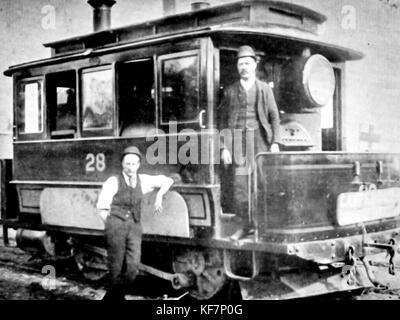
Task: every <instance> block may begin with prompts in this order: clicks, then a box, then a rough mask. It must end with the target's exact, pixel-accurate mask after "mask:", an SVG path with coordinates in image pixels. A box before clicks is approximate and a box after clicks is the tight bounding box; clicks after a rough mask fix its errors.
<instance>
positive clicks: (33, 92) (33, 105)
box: [18, 80, 43, 134]
mask: <svg viewBox="0 0 400 320" xmlns="http://www.w3.org/2000/svg"><path fill="white" fill-rule="evenodd" d="M19 88H20V89H19V92H18V93H19V94H18V98H19V108H18V111H19V113H18V132H19V133H25V134H35V133H41V132H43V100H42V92H43V90H42V81H41V80H40V81H30V82H23V83H22V84H21V85H20V87H19Z"/></svg>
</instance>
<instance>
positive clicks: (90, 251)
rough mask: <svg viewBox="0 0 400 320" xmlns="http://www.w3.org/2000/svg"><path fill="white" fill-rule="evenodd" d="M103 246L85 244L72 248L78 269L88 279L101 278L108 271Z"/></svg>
mask: <svg viewBox="0 0 400 320" xmlns="http://www.w3.org/2000/svg"><path fill="white" fill-rule="evenodd" d="M104 252H105V250H104V249H103V248H99V247H94V246H89V245H85V246H82V247H78V248H75V249H74V260H75V263H76V266H77V268H78V270H79V271H80V272H81V274H82V275H83V276H84V277H85V279H87V280H90V281H99V280H102V279H103V278H104V277H105V276H106V275H107V273H108V268H107V256H106V255H104Z"/></svg>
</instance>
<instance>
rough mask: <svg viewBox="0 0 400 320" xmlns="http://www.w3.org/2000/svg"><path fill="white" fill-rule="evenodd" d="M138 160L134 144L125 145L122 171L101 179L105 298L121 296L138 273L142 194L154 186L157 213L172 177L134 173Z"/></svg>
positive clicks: (140, 158) (118, 297)
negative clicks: (104, 247) (108, 275)
mask: <svg viewBox="0 0 400 320" xmlns="http://www.w3.org/2000/svg"><path fill="white" fill-rule="evenodd" d="M141 160H142V154H141V152H140V151H139V149H138V148H137V147H135V146H130V147H127V148H126V149H125V150H124V151H123V153H122V155H121V164H122V171H121V172H120V173H119V174H118V175H115V176H111V177H110V178H108V179H107V180H106V181H105V182H104V184H103V187H102V190H101V192H100V195H99V199H98V202H97V209H98V210H99V214H100V216H101V218H102V219H103V220H104V221H105V240H106V245H107V260H108V261H107V262H108V269H109V273H110V280H109V287H108V289H107V293H106V295H105V296H104V298H103V299H105V300H123V299H124V296H125V289H126V286H127V285H128V284H129V283H131V282H133V280H134V279H135V278H136V275H137V273H138V268H139V263H140V257H141V242H142V226H141V223H140V215H141V201H142V198H143V195H144V194H146V193H149V192H152V191H153V190H156V189H158V192H157V196H156V200H155V203H154V212H155V214H159V213H161V212H162V209H163V207H162V203H163V196H164V194H165V193H166V192H167V191H168V190H169V189H170V187H171V186H172V184H173V180H172V179H171V178H168V177H166V176H164V175H157V176H156V175H154V176H153V175H147V174H138V169H139V167H140V163H141ZM124 266H125V274H123V267H124Z"/></svg>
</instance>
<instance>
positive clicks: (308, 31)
mask: <svg viewBox="0 0 400 320" xmlns="http://www.w3.org/2000/svg"><path fill="white" fill-rule="evenodd" d="M325 21H326V17H325V16H324V15H322V14H320V13H318V12H316V11H314V10H310V9H308V8H306V7H303V6H299V5H295V4H290V3H286V2H281V1H269V0H246V1H238V2H235V3H229V4H224V5H219V6H213V7H207V8H205V9H200V10H196V11H190V12H185V13H181V14H175V15H171V16H166V17H163V18H160V19H156V20H152V21H147V22H143V23H138V24H133V25H129V26H126V27H121V28H114V29H108V30H103V31H99V32H94V33H90V34H87V35H82V36H77V37H73V38H68V39H63V40H60V41H54V42H50V43H46V44H44V46H45V47H49V48H51V55H52V56H51V58H47V59H42V60H37V61H33V62H28V63H23V64H19V65H15V66H12V67H10V68H9V69H8V70H6V71H5V72H4V74H5V75H7V76H9V75H11V74H12V73H13V72H15V71H18V70H20V69H24V68H28V67H38V66H41V65H46V64H52V63H57V62H64V61H68V60H71V59H79V58H82V57H85V56H91V55H96V54H102V53H107V52H114V51H119V50H125V49H128V48H130V47H132V48H134V47H139V46H145V45H149V44H156V43H160V42H164V41H171V40H175V39H183V38H194V37H200V36H206V35H211V36H213V35H215V36H217V37H218V35H221V34H224V35H225V34H227V35H229V34H231V35H236V36H237V35H239V36H240V35H247V36H254V37H259V36H261V37H270V38H271V39H274V40H279V39H281V40H282V41H287V40H290V41H291V42H292V43H293V44H296V43H299V44H303V45H304V44H305V45H307V46H310V47H314V48H318V50H320V51H321V52H322V53H324V54H325V55H326V56H327V57H328V58H329V59H331V60H332V61H346V60H356V59H360V58H362V57H363V54H362V53H361V52H359V51H355V50H352V49H349V48H344V47H341V46H338V45H335V44H330V43H326V42H322V41H321V40H319V37H318V31H319V28H320V26H321V24H322V23H324V22H325Z"/></svg>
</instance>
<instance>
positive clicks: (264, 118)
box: [219, 45, 280, 240]
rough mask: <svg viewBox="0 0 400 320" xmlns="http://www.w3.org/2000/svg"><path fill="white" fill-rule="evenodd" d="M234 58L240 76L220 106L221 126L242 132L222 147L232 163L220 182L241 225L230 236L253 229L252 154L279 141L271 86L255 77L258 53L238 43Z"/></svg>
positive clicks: (274, 146) (276, 145)
mask: <svg viewBox="0 0 400 320" xmlns="http://www.w3.org/2000/svg"><path fill="white" fill-rule="evenodd" d="M236 61H237V70H238V73H239V76H240V79H239V80H238V81H237V82H235V83H233V84H232V85H231V86H229V87H227V88H226V89H225V90H224V95H223V99H222V102H221V104H220V106H219V109H220V111H219V112H220V113H219V119H221V120H220V128H221V129H227V128H229V129H230V130H232V129H233V130H234V131H236V132H241V136H240V137H241V138H240V139H238V136H237V135H235V136H234V139H233V142H232V145H231V149H230V148H229V146H226V145H224V144H223V145H222V150H221V162H222V163H223V164H225V165H228V164H233V165H232V166H231V167H230V170H232V171H231V173H230V174H229V175H228V176H229V177H230V178H231V179H230V181H229V183H230V185H229V183H225V185H223V188H225V189H227V190H228V191H227V190H225V192H224V191H223V192H224V193H225V195H233V199H227V200H228V201H227V202H228V203H231V204H233V208H234V210H235V211H236V212H235V214H236V215H237V216H238V217H239V218H240V219H241V224H242V225H243V226H244V227H243V228H241V229H239V230H238V231H237V232H235V233H234V234H233V235H232V236H231V238H232V239H234V240H237V239H239V238H242V237H245V236H247V235H248V234H251V232H252V231H253V230H252V226H251V221H250V219H249V214H248V208H249V207H248V205H249V203H248V202H249V201H248V199H249V192H250V191H249V190H248V172H249V170H248V166H252V165H253V162H254V156H255V155H256V154H257V153H259V152H266V151H270V152H279V142H280V132H279V124H280V120H279V111H278V108H277V105H276V102H275V98H274V95H273V92H272V89H271V88H270V87H269V85H268V84H267V83H265V82H262V81H260V80H258V79H257V78H256V69H257V64H258V57H257V56H256V54H255V52H254V50H253V48H252V47H250V46H247V45H244V46H241V47H240V48H239V51H238V54H237V57H236ZM249 137H250V138H249ZM232 149H233V150H232ZM236 150H241V151H242V154H243V152H245V154H246V157H245V158H246V163H245V166H247V167H244V166H243V164H238V163H236V161H233V160H234V158H235V157H237V156H238V155H237V154H235V151H236ZM246 172H247V174H246ZM231 189H233V190H231ZM232 200H233V201H232Z"/></svg>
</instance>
